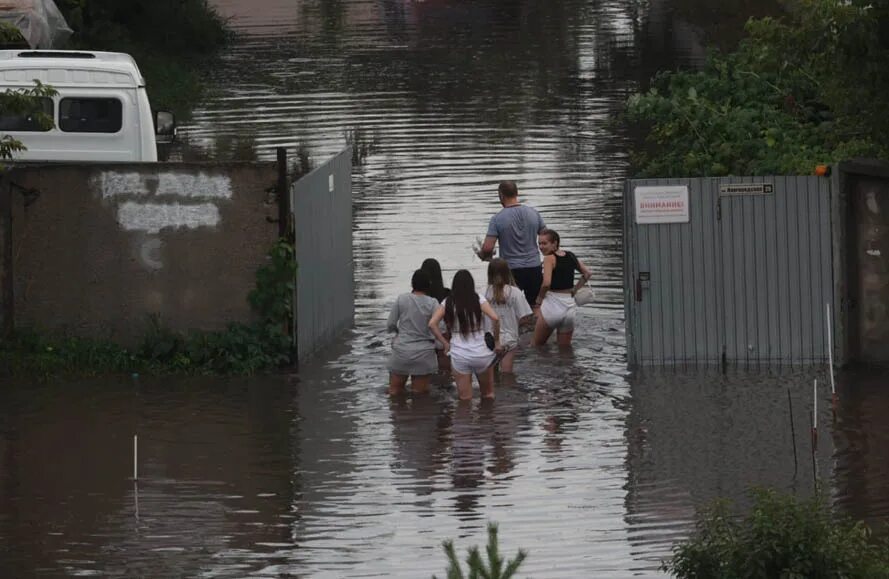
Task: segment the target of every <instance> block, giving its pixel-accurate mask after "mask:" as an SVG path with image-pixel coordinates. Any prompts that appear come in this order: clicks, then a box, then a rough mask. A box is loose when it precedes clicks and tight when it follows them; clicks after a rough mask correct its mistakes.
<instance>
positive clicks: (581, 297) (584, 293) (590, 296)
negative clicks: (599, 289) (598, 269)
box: [574, 284, 596, 306]
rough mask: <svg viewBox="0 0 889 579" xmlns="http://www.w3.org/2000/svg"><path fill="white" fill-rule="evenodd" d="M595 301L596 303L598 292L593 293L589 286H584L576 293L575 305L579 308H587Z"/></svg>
mask: <svg viewBox="0 0 889 579" xmlns="http://www.w3.org/2000/svg"><path fill="white" fill-rule="evenodd" d="M594 301H596V292H594V291H593V288H591V287H590V286H589V284H584V285H583V286H581V288H580V289H579V290H577V291H576V292H574V303H576V304H577V305H578V306H585V305H586V304H591V303H593V302H594Z"/></svg>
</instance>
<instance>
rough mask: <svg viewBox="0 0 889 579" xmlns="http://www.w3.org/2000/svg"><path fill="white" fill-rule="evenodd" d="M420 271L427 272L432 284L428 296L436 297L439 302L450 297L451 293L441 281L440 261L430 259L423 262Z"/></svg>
mask: <svg viewBox="0 0 889 579" xmlns="http://www.w3.org/2000/svg"><path fill="white" fill-rule="evenodd" d="M420 269H422V270H423V271H425V272H426V275H428V276H429V281H430V283H431V285H430V286H429V291H427V292H426V294H427V295H430V296H432V297H434V298H435V299H437V300H438V301H439V302H441V301H443V300H444V299H445V298H446V297H448V294H449V293H450V292H449V291H448V290H447V288H445V286H444V281H442V279H441V264H439V263H438V260H437V259H434V258H432V257H430V258H429V259H427V260H425V261H424V262H423V265H421V266H420Z"/></svg>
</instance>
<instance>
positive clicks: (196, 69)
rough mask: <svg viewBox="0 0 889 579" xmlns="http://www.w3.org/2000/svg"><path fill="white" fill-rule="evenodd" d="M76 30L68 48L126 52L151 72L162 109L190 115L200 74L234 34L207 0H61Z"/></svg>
mask: <svg viewBox="0 0 889 579" xmlns="http://www.w3.org/2000/svg"><path fill="white" fill-rule="evenodd" d="M56 4H57V5H58V7H59V9H60V10H61V11H62V13H63V14H64V16H65V19H66V20H67V22H68V25H69V26H70V27H71V28H72V29H73V30H74V35H73V36H72V38H71V40H70V41H69V46H68V47H67V48H74V49H83V50H110V51H117V52H126V53H129V54H131V55H132V56H133V58H135V59H136V62H137V63H138V64H139V68H140V70H141V71H142V74H143V75H144V76H145V78H146V82H147V89H148V95H149V98H150V100H151V104H152V106H153V107H154V108H156V109H164V110H171V111H173V112H174V113H176V114H177V116H179V117H187V116H188V114H189V113H190V111H191V108H192V107H193V106H194V105H195V104H196V103H197V102H198V100H199V99H200V98H201V93H202V90H203V88H202V83H201V79H200V74H201V72H202V71H205V70H206V69H207V65H208V59H210V58H212V57H213V56H214V55H215V54H216V53H217V51H218V50H219V49H220V48H221V47H222V46H224V45H225V44H226V43H227V42H228V41H229V40H230V39H231V32H230V31H229V30H228V28H227V27H226V23H225V21H224V20H223V18H222V17H221V16H220V15H219V14H218V13H217V12H216V10H215V9H214V8H213V7H212V6H210V4H209V3H208V1H207V0H126V1H125V2H123V1H121V0H57V1H56Z"/></svg>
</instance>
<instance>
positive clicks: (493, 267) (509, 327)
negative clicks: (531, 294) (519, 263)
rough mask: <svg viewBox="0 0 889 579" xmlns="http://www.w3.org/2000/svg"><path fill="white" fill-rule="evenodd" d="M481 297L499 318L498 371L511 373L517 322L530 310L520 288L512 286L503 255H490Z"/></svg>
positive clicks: (516, 346) (527, 315)
mask: <svg viewBox="0 0 889 579" xmlns="http://www.w3.org/2000/svg"><path fill="white" fill-rule="evenodd" d="M485 298H486V299H487V300H488V303H489V304H491V307H492V308H493V309H494V311H495V312H497V317H499V318H500V343H501V344H502V345H503V350H504V351H505V352H506V353H505V354H504V355H503V357H502V358H501V359H500V371H501V372H506V373H512V365H513V362H514V361H515V354H516V349H517V348H518V345H519V326H520V325H521V324H522V323H524V322H526V321H528V320H530V319H531V315H532V314H533V312H532V311H531V306H529V305H528V300H527V299H526V298H525V294H524V292H522V290H520V289H519V288H517V287H516V285H515V281H514V280H513V278H512V273H511V272H510V271H509V264H508V263H507V262H506V260H505V259H499V258H497V259H493V260H491V263H490V264H488V289H487V291H486V292H485Z"/></svg>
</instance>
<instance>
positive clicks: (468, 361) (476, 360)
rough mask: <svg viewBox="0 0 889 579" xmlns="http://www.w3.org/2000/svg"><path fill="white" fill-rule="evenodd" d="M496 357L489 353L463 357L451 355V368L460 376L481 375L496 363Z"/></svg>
mask: <svg viewBox="0 0 889 579" xmlns="http://www.w3.org/2000/svg"><path fill="white" fill-rule="evenodd" d="M495 357H496V355H495V354H494V352H491V351H488V353H486V354H481V355H477V356H461V355H460V354H455V353H453V352H452V353H451V368H452V369H453V370H454V372H458V373H460V374H481V373H482V372H484V371H485V370H487V369H488V366H490V365H491V363H492V362H494V358H495Z"/></svg>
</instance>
